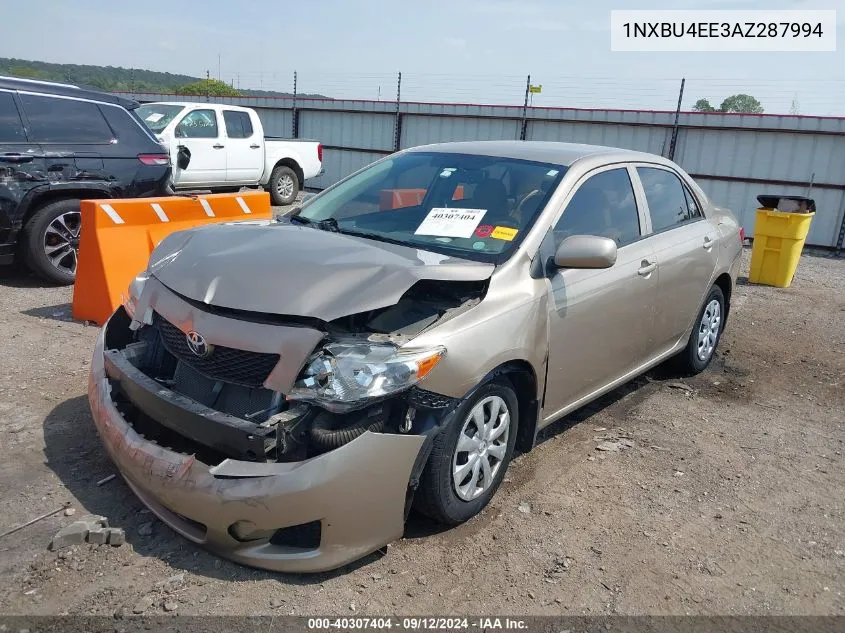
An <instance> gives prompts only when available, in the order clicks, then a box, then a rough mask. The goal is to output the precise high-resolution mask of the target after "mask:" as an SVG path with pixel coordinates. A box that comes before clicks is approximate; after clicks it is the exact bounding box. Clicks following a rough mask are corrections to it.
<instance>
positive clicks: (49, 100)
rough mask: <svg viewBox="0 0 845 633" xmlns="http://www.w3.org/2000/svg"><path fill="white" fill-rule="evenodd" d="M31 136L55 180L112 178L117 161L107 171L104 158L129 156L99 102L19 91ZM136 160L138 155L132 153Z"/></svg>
mask: <svg viewBox="0 0 845 633" xmlns="http://www.w3.org/2000/svg"><path fill="white" fill-rule="evenodd" d="M18 96H19V98H20V102H21V106H22V109H23V114H24V119H25V120H26V122H27V129H28V131H29V137H30V139H31V140H32V141H34V142H36V143H38V144H39V145H40V147H41V150H42V152H43V156H44V166H45V169H46V171H47V177H48V179H49V180H50V181H52V182H62V181H64V182H67V181H73V180H80V179H82V180H85V181H87V182H89V183H90V182H93V181H96V180H100V181H109V180H110V178H109V176H110V175H113V174H114V173H116V172H119V171H120V169H119V168H115V167H114V165H111V166H110V167H111V168H112V170H111V171H110V172H109V173H108V174H106V173H105V171H106V166H105V163H104V159H120V158H127V157H124V156H122V155H121V150H122V148H121V147H120V146H119V144H118V143H117V142H116V138H115V134H114V131H113V130H112V129H111V127H110V126H109V124H108V122H107V121H106V119H105V117H104V116H103V113H102V112H101V111H100V107H99V105H98V104H97V103H94V102H92V101H86V100H84V99H74V98H70V97H62V96H57V95H44V94H34V93H29V92H25V91H20V92H19V94H18ZM131 160H132V162H133V163H134V162H136V161H137V158H136V157H135V156H132V157H131Z"/></svg>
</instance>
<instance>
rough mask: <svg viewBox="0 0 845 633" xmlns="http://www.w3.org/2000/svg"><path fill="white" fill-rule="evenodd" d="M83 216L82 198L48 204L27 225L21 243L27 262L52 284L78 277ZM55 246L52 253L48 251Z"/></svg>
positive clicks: (69, 282) (62, 284)
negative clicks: (80, 199)
mask: <svg viewBox="0 0 845 633" xmlns="http://www.w3.org/2000/svg"><path fill="white" fill-rule="evenodd" d="M81 227H82V216H81V214H80V211H79V200H77V199H67V200H57V201H55V202H51V203H49V204H46V205H44V206H43V207H41V208H40V209H38V211H36V212H35V214H34V215H33V216H32V217H31V218H30V219H29V221H28V222H27V223H26V225H25V226H24V227H23V231H22V236H21V237H22V239H21V246H22V248H23V257H24V261H25V262H26V265H27V266H28V267H29V269H30V270H32V272H34V273H35V274H36V275H38V276H39V277H41V278H42V279H44V280H46V281H49V282H51V283H54V284H57V285H61V286H69V285H71V284H73V282H74V281H75V280H76V265H77V262H78V257H79V233H80V229H81ZM50 249H53V250H52V252H51V253H50V255H48V252H47V251H48V250H50Z"/></svg>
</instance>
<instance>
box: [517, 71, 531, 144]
mask: <svg viewBox="0 0 845 633" xmlns="http://www.w3.org/2000/svg"><path fill="white" fill-rule="evenodd" d="M530 90H531V75H528V79H526V81H525V102H524V103H523V104H522V126H521V127H520V130H519V140H520V141H524V140H525V133H526V131H527V128H528V95H529V94H530Z"/></svg>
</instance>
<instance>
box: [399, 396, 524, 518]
mask: <svg viewBox="0 0 845 633" xmlns="http://www.w3.org/2000/svg"><path fill="white" fill-rule="evenodd" d="M518 420H519V408H518V403H517V398H516V394H515V393H514V391H513V389H511V387H510V386H508V385H507V384H505V383H504V382H501V383H500V382H491V383H488V384H486V385H484V386H482V387H481V388H480V389H478V391H476V393H475V394H474V395H473V396H471V397H470V398H469V399H467V401H466V402H464V403H463V404H462V405H461V406H460V407H458V410H457V411H456V414H455V417H454V419H453V420H452V422H451V423H450V424H449V426H448V427H446V428H445V429H443V430H442V431H441V433H440V434H439V435H438V436H437V437H436V438H435V440H434V446H433V448H432V451H431V456H430V457H429V460H428V463H427V464H426V467H425V470H424V471H423V474H422V477H421V479H420V488H419V490H418V491H417V495H416V499H415V505H416V507H417V509H418V510H419V511H420V512H422V513H423V514H425V515H427V516H429V517H431V518H432V519H434V520H436V521H439V522H441V523H445V524H447V525H457V524H459V523H463V522H464V521H467V520H468V519H470V518H472V517H473V516H475V515H476V514H478V513H479V512H481V510H482V509H484V507H485V506H486V505H487V504H488V502H489V501H490V499H491V498H492V497H493V495H494V494H495V492H496V490H497V489H498V487H499V484H501V483H502V479H503V478H504V476H505V471H506V470H507V468H508V464H509V463H510V460H511V457H512V456H513V450H514V444H515V443H516V431H517V423H518Z"/></svg>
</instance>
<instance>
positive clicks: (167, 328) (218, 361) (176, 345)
mask: <svg viewBox="0 0 845 633" xmlns="http://www.w3.org/2000/svg"><path fill="white" fill-rule="evenodd" d="M153 327H155V329H156V330H157V331H158V333H159V335H160V336H161V341H162V343H164V346H165V347H166V348H167V351H168V352H170V353H171V354H173V356H175V357H176V358H178V359H179V360H181V361H182V362H184V363H186V364H188V365H190V366H191V367H192V368H193V369H195V370H196V371H198V372H199V373H201V374H202V375H203V376H206V377H207V378H211V379H212V380H221V381H223V382H230V383H233V384H236V385H242V386H244V387H261V386H262V385H263V384H264V381H265V380H267V376H269V375H270V372H271V371H273V368H274V367H275V366H276V363H278V362H279V355H278V354H266V353H263V352H248V351H246V350H242V349H234V348H232V347H224V346H222V345H215V346H214V350H213V351H212V352H211V354H210V355H209V356H206V357H205V358H201V357H199V356H197V355H196V354H194V353H193V352H192V351H191V349H190V348H189V347H188V341H187V339H186V338H185V333H184V332H182V330H180V329H179V328H178V327H176V326H175V325H173V324H172V323H170V322H168V321H167V320H166V319H165V318H163V317H162V316H161V315H159V314H156V315H155V319H154V321H153Z"/></svg>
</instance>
